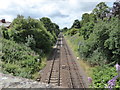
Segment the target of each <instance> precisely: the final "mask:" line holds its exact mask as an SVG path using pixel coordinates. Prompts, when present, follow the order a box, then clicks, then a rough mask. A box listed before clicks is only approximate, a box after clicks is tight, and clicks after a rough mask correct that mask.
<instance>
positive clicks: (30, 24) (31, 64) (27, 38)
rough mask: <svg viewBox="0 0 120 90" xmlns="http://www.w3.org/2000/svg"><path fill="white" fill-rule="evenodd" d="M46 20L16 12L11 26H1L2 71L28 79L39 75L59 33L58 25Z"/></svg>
mask: <svg viewBox="0 0 120 90" xmlns="http://www.w3.org/2000/svg"><path fill="white" fill-rule="evenodd" d="M47 19H48V21H45V20H46V19H43V18H42V21H41V19H40V20H37V19H33V18H31V17H28V18H24V16H21V15H18V16H17V18H15V19H14V20H13V22H12V24H11V25H10V28H4V27H1V28H0V30H1V33H2V35H3V38H1V39H0V42H2V44H1V47H2V48H0V49H1V50H0V51H2V53H0V54H1V56H2V57H1V62H0V63H1V65H2V72H4V73H10V74H13V75H15V76H21V77H25V78H31V79H34V78H37V76H39V71H40V70H41V69H42V68H43V67H44V66H45V64H46V58H47V56H48V55H49V52H50V51H51V49H52V46H53V45H54V44H55V42H56V38H57V36H58V34H59V26H58V25H57V24H55V23H52V21H51V20H50V19H49V18H47ZM49 21H50V22H49ZM44 22H46V23H50V25H48V26H47V25H46V24H45V23H44ZM48 28H49V29H50V30H49V29H48Z"/></svg>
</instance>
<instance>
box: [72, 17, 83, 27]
mask: <svg viewBox="0 0 120 90" xmlns="http://www.w3.org/2000/svg"><path fill="white" fill-rule="evenodd" d="M80 27H81V25H80V21H79V20H78V19H76V20H75V21H74V23H73V25H72V27H71V28H76V29H79V28H80Z"/></svg>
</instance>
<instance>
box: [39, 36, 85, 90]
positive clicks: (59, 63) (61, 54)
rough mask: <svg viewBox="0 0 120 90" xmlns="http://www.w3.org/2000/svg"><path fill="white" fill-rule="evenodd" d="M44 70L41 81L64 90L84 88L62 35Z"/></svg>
mask: <svg viewBox="0 0 120 90" xmlns="http://www.w3.org/2000/svg"><path fill="white" fill-rule="evenodd" d="M50 56H51V57H50V58H49V59H48V63H47V65H46V67H45V68H44V70H43V72H42V74H41V76H42V78H41V81H42V82H45V83H48V84H54V85H56V86H61V87H66V88H86V86H85V83H84V81H83V79H82V76H81V75H80V70H79V68H78V66H77V64H76V61H75V59H74V58H73V55H72V53H71V51H70V48H69V47H68V45H67V43H66V41H65V39H64V37H63V35H62V34H60V35H59V36H58V40H57V43H56V46H55V47H54V49H53V51H52V55H50Z"/></svg>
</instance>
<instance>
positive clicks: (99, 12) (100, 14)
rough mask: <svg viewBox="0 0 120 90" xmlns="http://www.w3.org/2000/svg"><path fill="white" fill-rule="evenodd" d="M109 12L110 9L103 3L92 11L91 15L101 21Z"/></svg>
mask: <svg viewBox="0 0 120 90" xmlns="http://www.w3.org/2000/svg"><path fill="white" fill-rule="evenodd" d="M109 10H110V8H109V7H108V6H107V5H106V4H105V2H101V3H99V4H98V5H97V6H96V8H95V9H94V10H93V13H94V14H95V15H96V16H97V18H100V19H103V18H105V17H106V16H107V14H108V13H109V12H110V11H109Z"/></svg>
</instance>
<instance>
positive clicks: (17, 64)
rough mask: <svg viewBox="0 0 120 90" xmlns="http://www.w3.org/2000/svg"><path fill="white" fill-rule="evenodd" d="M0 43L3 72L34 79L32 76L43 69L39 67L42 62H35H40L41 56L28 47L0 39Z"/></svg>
mask: <svg viewBox="0 0 120 90" xmlns="http://www.w3.org/2000/svg"><path fill="white" fill-rule="evenodd" d="M0 42H2V53H3V56H2V60H1V61H2V62H3V63H2V70H3V72H5V73H12V74H13V75H17V76H22V77H26V78H34V77H33V74H34V73H36V72H38V71H39V70H40V69H41V68H42V67H43V66H42V65H41V63H42V62H43V61H40V62H38V61H37V59H40V60H42V57H43V56H40V55H39V54H38V53H35V52H34V51H33V50H31V49H30V48H29V47H26V46H25V45H23V44H17V43H15V42H14V41H9V40H5V39H0ZM41 66H42V67H41Z"/></svg>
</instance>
